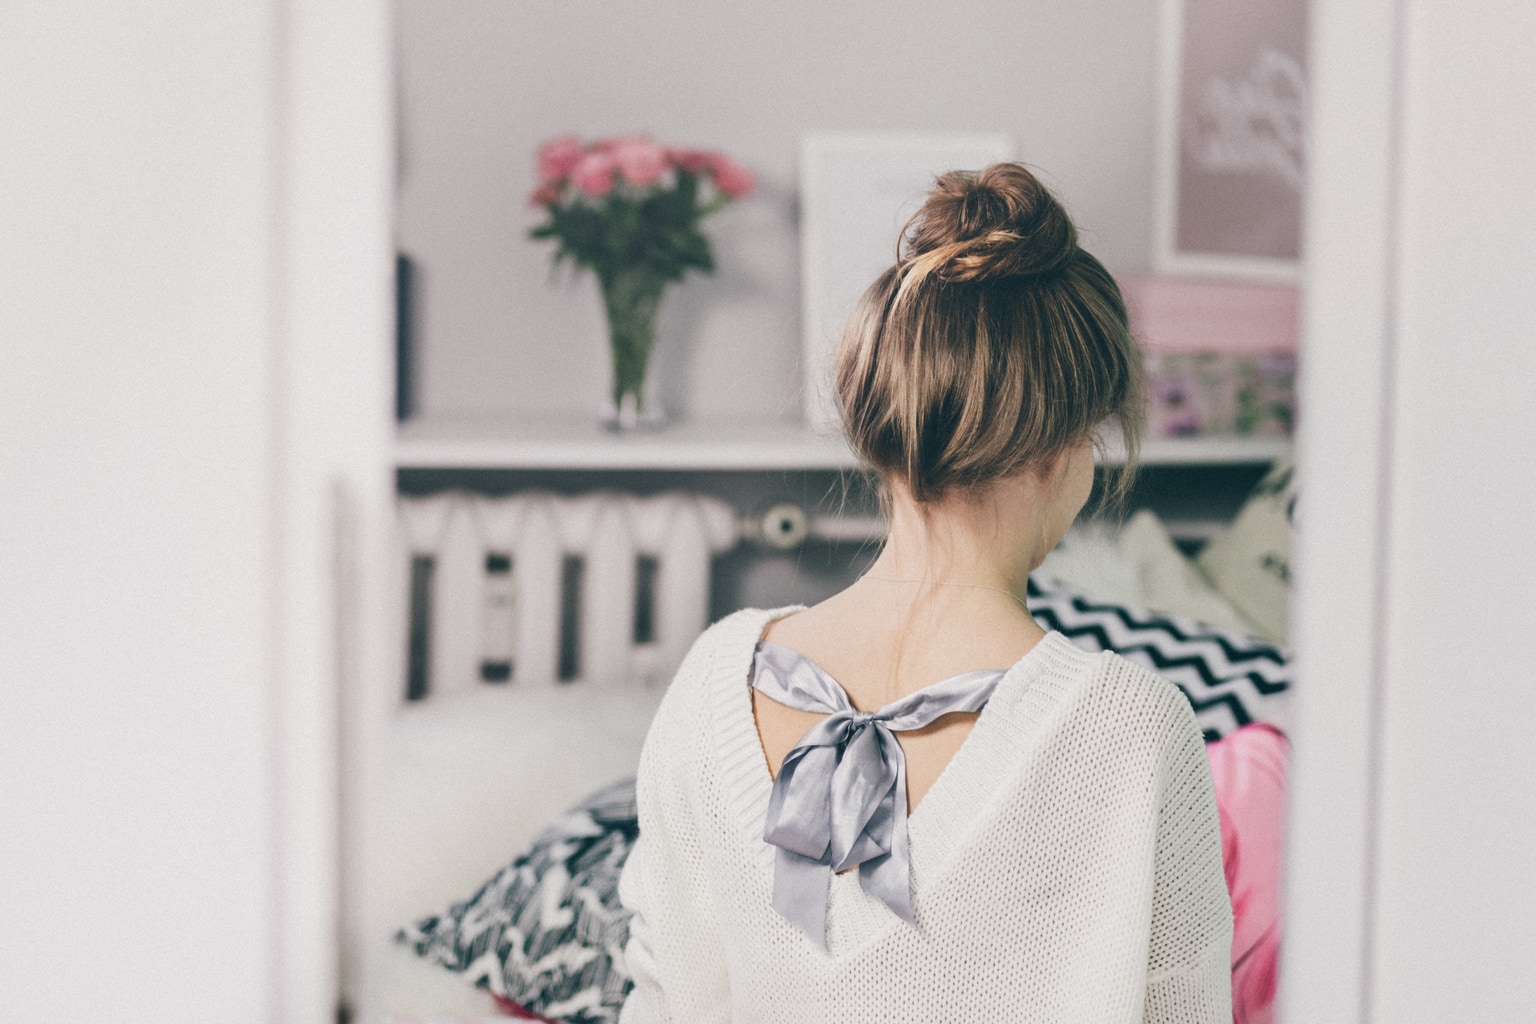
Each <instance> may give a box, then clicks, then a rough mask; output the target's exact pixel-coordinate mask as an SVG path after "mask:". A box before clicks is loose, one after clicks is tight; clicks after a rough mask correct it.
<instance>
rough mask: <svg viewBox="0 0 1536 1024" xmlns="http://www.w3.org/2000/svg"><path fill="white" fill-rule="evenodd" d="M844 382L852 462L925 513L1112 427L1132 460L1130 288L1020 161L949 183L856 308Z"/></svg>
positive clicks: (911, 225) (840, 392) (842, 357)
mask: <svg viewBox="0 0 1536 1024" xmlns="http://www.w3.org/2000/svg"><path fill="white" fill-rule="evenodd" d="M836 379H837V396H838V401H839V405H840V408H841V411H842V417H843V425H844V428H845V430H846V432H847V435H848V439H849V441H850V443H851V444H852V445H853V447H854V449H855V450H856V451H857V452H858V453H859V454H860V455H861V456H862V457H863V458H864V459H865V461H867V462H868V463H869V464H870V465H871V466H873V467H874V468H875V469H876V470H878V471H880V472H882V473H889V474H895V475H897V476H898V477H900V478H901V479H902V480H903V481H904V482H905V483H906V484H907V486H908V489H909V490H910V491H911V493H912V495H913V497H914V498H916V499H917V500H918V501H920V502H925V501H932V500H936V499H938V498H941V497H943V496H944V495H945V494H947V493H949V492H950V491H952V490H954V489H956V488H972V487H979V486H982V485H985V484H987V483H989V482H991V481H994V480H997V479H1000V478H1002V477H1004V476H1007V475H1010V474H1012V473H1015V472H1018V471H1020V470H1022V469H1025V468H1028V467H1039V466H1044V465H1046V464H1048V463H1049V462H1050V461H1051V460H1052V459H1053V458H1054V457H1055V456H1056V455H1058V454H1059V453H1061V452H1062V451H1064V450H1066V449H1067V448H1069V447H1071V446H1073V445H1074V444H1076V443H1078V442H1080V441H1082V440H1084V439H1087V438H1090V437H1093V436H1094V432H1095V430H1096V429H1097V428H1098V426H1099V425H1100V424H1101V423H1102V422H1103V421H1104V420H1105V419H1106V418H1114V419H1116V420H1118V421H1119V424H1120V427H1121V430H1122V432H1123V434H1124V437H1125V443H1126V447H1127V450H1128V454H1129V455H1131V456H1134V452H1135V450H1136V442H1137V439H1138V437H1139V435H1140V424H1141V405H1140V402H1141V364H1140V359H1139V357H1138V355H1137V353H1136V349H1135V347H1134V345H1133V344H1132V343H1131V337H1130V328H1129V324H1128V322H1127V317H1126V310H1125V302H1124V300H1123V299H1122V298H1121V295H1120V289H1119V287H1118V286H1117V285H1116V284H1115V281H1114V279H1113V278H1112V277H1111V276H1110V275H1109V272H1108V271H1106V270H1105V269H1104V266H1103V264H1101V263H1100V262H1099V261H1098V260H1097V259H1095V258H1094V257H1093V256H1092V255H1091V254H1089V253H1088V252H1087V251H1086V250H1084V249H1082V248H1081V247H1080V246H1079V245H1078V241H1077V229H1076V228H1075V227H1074V226H1073V224H1072V220H1071V218H1070V217H1068V215H1067V212H1066V210H1065V209H1064V208H1063V207H1062V205H1061V203H1060V202H1058V201H1057V199H1056V197H1055V196H1053V195H1052V194H1051V193H1050V191H1049V190H1048V189H1046V187H1045V186H1044V185H1043V184H1041V183H1040V181H1039V179H1037V178H1036V177H1035V176H1034V175H1033V174H1032V173H1030V171H1029V170H1028V169H1027V168H1025V167H1024V166H1023V165H1020V164H1014V163H1003V164H994V165H992V166H991V167H988V168H987V169H986V170H984V171H981V172H979V173H971V172H965V171H953V172H950V173H948V174H944V175H942V176H940V177H939V178H938V180H937V182H936V183H935V186H934V188H933V190H932V192H930V193H929V195H928V198H927V201H926V202H924V204H923V206H922V208H921V209H919V210H918V212H917V213H916V214H915V215H914V216H913V218H912V220H911V221H909V222H908V224H907V226H906V229H905V230H904V231H903V232H902V238H901V242H900V246H899V250H898V254H897V261H896V263H895V264H894V265H893V266H892V267H890V268H889V269H887V270H886V271H885V272H884V273H883V274H881V275H880V277H879V278H878V279H876V281H875V283H874V284H873V285H871V286H870V288H869V290H868V291H867V292H866V293H865V295H864V298H863V299H862V300H861V302H860V304H859V307H858V309H857V310H856V311H855V313H854V316H853V318H852V320H851V321H850V323H849V325H848V328H847V330H846V332H845V333H844V336H843V340H842V343H841V344H840V346H839V348H838V354H837V367H836ZM1128 465H1129V463H1128ZM1128 481H1129V477H1128V476H1126V475H1122V477H1121V480H1120V487H1119V488H1118V490H1119V491H1120V492H1121V493H1122V494H1123V491H1124V488H1125V487H1126V486H1127V485H1128Z"/></svg>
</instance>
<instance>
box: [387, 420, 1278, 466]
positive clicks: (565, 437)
mask: <svg viewBox="0 0 1536 1024" xmlns="http://www.w3.org/2000/svg"><path fill="white" fill-rule="evenodd" d="M1289 446H1290V439H1289V438H1284V437H1235V436H1234V437H1214V436H1212V437H1190V438H1161V437H1160V438H1148V439H1147V440H1145V441H1144V442H1143V443H1142V452H1141V454H1142V463H1143V465H1158V466H1170V465H1205V466H1216V465H1256V464H1262V463H1267V462H1272V461H1273V460H1275V459H1276V458H1278V457H1279V456H1280V455H1282V454H1283V453H1284V452H1285V450H1286V449H1287V448H1288V447H1289ZM395 465H396V467H397V468H399V469H504V470H527V469H566V470H572V469H574V470H778V469H852V468H854V467H855V466H857V462H856V461H855V459H854V457H853V453H852V452H851V451H849V449H848V446H847V445H846V444H845V443H844V442H843V439H842V438H841V437H838V436H835V435H834V436H827V435H818V434H815V433H812V432H811V430H810V429H809V428H807V427H805V426H803V425H800V424H795V423H751V422H742V421H740V420H697V421H690V420H684V421H678V422H675V423H669V424H668V425H667V426H666V427H664V428H663V429H661V430H659V431H656V432H654V433H641V434H634V435H618V434H614V433H611V432H609V431H607V430H604V429H603V428H602V427H601V426H599V425H598V423H597V420H596V417H592V418H590V419H586V418H574V417H570V418H541V419H520V420H468V419H461V420H439V419H418V420H409V421H407V422H405V423H403V424H401V425H400V428H399V431H398V433H397V435H396V441H395Z"/></svg>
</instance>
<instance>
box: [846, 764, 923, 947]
mask: <svg viewBox="0 0 1536 1024" xmlns="http://www.w3.org/2000/svg"><path fill="white" fill-rule="evenodd" d="M892 745H893V746H894V745H895V741H894V739H893V740H892ZM894 760H895V762H896V785H895V786H893V787H892V788H891V790H890V792H888V793H887V794H886V796H885V799H884V800H882V801H881V805H880V811H879V812H878V813H879V815H880V816H882V817H886V818H887V819H888V820H889V822H890V825H889V828H890V837H891V850H890V852H889V853H886V854H882V855H881V856H879V857H872V858H870V859H869V860H866V861H864V863H862V864H860V865H859V884H860V885H861V886H863V888H864V891H865V892H867V893H869V894H870V895H871V896H873V897H874V898H875V899H877V900H879V901H880V902H881V903H884V904H885V905H886V906H887V907H889V908H890V910H891V913H893V914H895V915H896V916H897V917H899V918H901V919H902V920H903V921H905V922H907V923H908V924H910V925H913V926H914V927H915V926H916V925H917V914H916V912H915V911H914V910H913V909H912V858H911V854H910V852H909V850H908V847H907V816H906V815H905V814H897V813H896V801H897V800H901V801H903V802H905V801H906V799H907V765H906V760H905V758H902V757H900V756H899V752H898V756H897V757H896V758H894ZM903 809H904V808H903Z"/></svg>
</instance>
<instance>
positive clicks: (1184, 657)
mask: <svg viewBox="0 0 1536 1024" xmlns="http://www.w3.org/2000/svg"><path fill="white" fill-rule="evenodd" d="M1026 603H1027V604H1028V605H1029V611H1030V614H1032V615H1033V616H1034V617H1035V620H1036V621H1037V622H1039V623H1040V625H1042V626H1044V627H1045V628H1046V629H1055V630H1059V631H1060V632H1061V633H1063V634H1064V635H1065V636H1066V637H1067V639H1069V640H1071V641H1072V642H1073V643H1075V644H1077V645H1078V646H1079V647H1082V648H1084V649H1085V650H1089V651H1103V650H1110V651H1114V652H1115V653H1117V654H1119V655H1121V656H1122V657H1124V658H1125V659H1127V660H1128V661H1133V662H1136V663H1137V664H1139V665H1145V666H1146V667H1147V668H1150V669H1151V670H1152V671H1154V672H1156V673H1157V674H1159V675H1161V676H1163V677H1164V678H1165V679H1168V680H1171V681H1172V682H1174V683H1176V684H1177V685H1178V687H1179V689H1181V690H1183V691H1184V695H1185V696H1186V697H1188V698H1189V703H1190V705H1191V706H1193V707H1194V709H1195V718H1196V720H1197V721H1199V723H1200V728H1201V729H1203V730H1204V731H1205V739H1206V742H1208V743H1209V742H1212V741H1214V740H1218V739H1220V738H1221V737H1222V736H1225V735H1226V734H1227V733H1229V732H1231V731H1233V730H1234V729H1238V728H1240V727H1242V726H1245V725H1248V724H1249V723H1252V722H1263V723H1265V724H1267V725H1273V726H1275V727H1276V728H1278V729H1280V730H1281V731H1282V732H1284V731H1285V729H1286V725H1287V722H1286V711H1287V707H1288V704H1289V701H1288V699H1287V698H1288V696H1289V691H1290V687H1291V666H1290V659H1289V656H1288V655H1287V653H1286V652H1285V651H1284V650H1283V649H1281V648H1279V647H1276V646H1275V645H1273V644H1271V643H1269V642H1267V641H1264V640H1258V639H1255V638H1252V637H1246V636H1239V635H1235V634H1232V633H1226V632H1221V631H1219V630H1215V629H1212V628H1211V627H1209V626H1205V625H1202V624H1200V623H1198V622H1196V621H1194V620H1193V619H1184V618H1179V617H1176V616H1169V615H1157V614H1154V613H1152V612H1147V611H1142V610H1140V609H1136V608H1128V607H1126V606H1124V605H1117V604H1108V603H1103V602H1097V601H1094V600H1093V599H1092V598H1089V597H1084V596H1082V595H1080V594H1071V593H1067V592H1064V591H1050V590H1044V589H1041V588H1040V587H1039V586H1037V585H1036V584H1035V582H1034V581H1033V580H1031V581H1030V583H1029V592H1028V595H1027V598H1026Z"/></svg>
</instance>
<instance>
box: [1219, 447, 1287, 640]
mask: <svg viewBox="0 0 1536 1024" xmlns="http://www.w3.org/2000/svg"><path fill="white" fill-rule="evenodd" d="M1295 514H1296V466H1295V461H1294V459H1293V458H1292V457H1291V456H1289V455H1287V456H1286V457H1285V458H1282V459H1280V460H1279V461H1277V462H1276V463H1275V464H1274V466H1272V467H1271V468H1270V471H1269V472H1268V473H1266V474H1265V475H1264V479H1262V480H1260V481H1259V482H1258V483H1257V484H1256V485H1255V486H1254V488H1253V493H1252V494H1250V495H1249V496H1248V501H1247V502H1246V503H1245V504H1244V505H1243V507H1242V509H1241V510H1240V511H1239V512H1238V513H1237V518H1235V519H1233V520H1232V525H1231V526H1229V527H1228V528H1227V530H1226V532H1224V533H1222V534H1221V535H1220V536H1218V537H1216V538H1215V539H1213V540H1212V541H1211V542H1210V543H1209V544H1207V545H1206V546H1205V547H1204V548H1202V549H1201V551H1200V554H1198V555H1196V556H1195V564H1196V565H1198V566H1199V567H1200V571H1201V572H1203V573H1205V575H1206V578H1207V579H1209V580H1210V581H1211V585H1212V586H1214V587H1215V588H1216V590H1217V592H1218V593H1220V594H1221V596H1222V597H1224V598H1226V599H1227V600H1228V601H1230V602H1231V603H1232V606H1233V607H1234V608H1236V609H1237V610H1238V611H1240V612H1242V613H1243V615H1244V617H1245V618H1247V619H1248V621H1250V622H1252V623H1253V624H1254V625H1256V626H1258V627H1259V629H1261V630H1262V631H1263V633H1264V635H1265V636H1267V637H1269V638H1270V639H1272V640H1279V641H1283V640H1284V639H1285V638H1286V636H1287V635H1288V633H1287V630H1288V629H1289V613H1288V609H1289V606H1290V600H1291V525H1292V520H1293V519H1294V518H1295Z"/></svg>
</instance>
